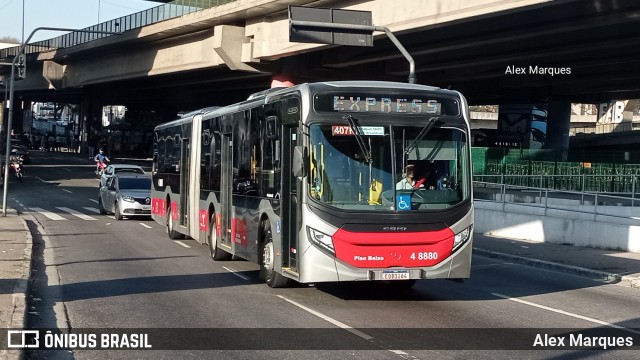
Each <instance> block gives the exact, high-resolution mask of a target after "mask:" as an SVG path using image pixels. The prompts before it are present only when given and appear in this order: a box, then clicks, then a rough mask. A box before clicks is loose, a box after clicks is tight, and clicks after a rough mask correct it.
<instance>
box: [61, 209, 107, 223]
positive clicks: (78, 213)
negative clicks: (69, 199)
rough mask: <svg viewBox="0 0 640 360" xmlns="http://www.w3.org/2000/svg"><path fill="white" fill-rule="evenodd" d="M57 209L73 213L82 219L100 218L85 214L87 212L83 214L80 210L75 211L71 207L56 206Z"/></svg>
mask: <svg viewBox="0 0 640 360" xmlns="http://www.w3.org/2000/svg"><path fill="white" fill-rule="evenodd" d="M56 209H59V210H62V211H64V212H68V213H69V214H71V215H73V216H75V217H77V218H80V219H82V220H98V219H96V218H94V217H91V216H89V215H85V214H83V213H81V212H79V211H75V210H73V209H69V208H66V207H56Z"/></svg>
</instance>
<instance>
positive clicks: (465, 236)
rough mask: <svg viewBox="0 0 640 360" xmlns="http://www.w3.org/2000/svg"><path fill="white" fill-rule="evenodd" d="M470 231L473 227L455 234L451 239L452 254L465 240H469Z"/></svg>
mask: <svg viewBox="0 0 640 360" xmlns="http://www.w3.org/2000/svg"><path fill="white" fill-rule="evenodd" d="M472 229H473V225H471V226H469V227H468V228H466V229H464V230H462V231H460V232H459V233H457V234H456V236H455V237H454V238H453V249H452V250H451V251H452V252H453V251H456V249H457V248H459V247H460V245H462V244H464V243H465V242H466V241H467V240H469V238H470V237H471V230H472Z"/></svg>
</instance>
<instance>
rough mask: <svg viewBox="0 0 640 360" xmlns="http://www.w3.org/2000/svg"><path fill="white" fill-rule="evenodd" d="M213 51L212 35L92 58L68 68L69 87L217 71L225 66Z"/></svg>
mask: <svg viewBox="0 0 640 360" xmlns="http://www.w3.org/2000/svg"><path fill="white" fill-rule="evenodd" d="M213 47H214V36H213V31H207V32H201V33H198V34H193V35H192V36H190V38H189V39H185V38H178V39H172V40H170V41H165V42H162V43H159V44H156V45H155V46H153V47H151V46H142V47H135V48H133V47H132V48H128V49H123V50H121V51H118V52H114V53H110V54H102V55H100V56H96V57H92V58H83V59H77V60H76V59H74V60H73V61H72V62H70V64H69V65H70V66H69V67H68V68H67V74H66V75H67V76H66V77H67V80H66V83H65V86H66V87H76V86H84V85H89V84H97V83H104V82H109V81H116V80H125V79H133V78H136V77H149V76H154V75H162V74H172V73H178V72H182V71H189V70H197V69H207V68H215V67H218V66H221V65H224V64H225V62H224V60H223V59H222V58H220V56H218V55H217V54H216V52H214V51H211V50H212V49H213Z"/></svg>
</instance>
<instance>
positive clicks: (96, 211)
mask: <svg viewBox="0 0 640 360" xmlns="http://www.w3.org/2000/svg"><path fill="white" fill-rule="evenodd" d="M83 209H85V210H88V211H91V212H92V213H96V214H100V210H98V209H96V208H94V207H83Z"/></svg>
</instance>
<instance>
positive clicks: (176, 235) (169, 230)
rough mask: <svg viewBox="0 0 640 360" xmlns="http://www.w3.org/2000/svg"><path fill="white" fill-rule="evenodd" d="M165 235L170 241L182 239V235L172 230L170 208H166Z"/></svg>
mask: <svg viewBox="0 0 640 360" xmlns="http://www.w3.org/2000/svg"><path fill="white" fill-rule="evenodd" d="M167 235H169V239H171V240H175V239H180V238H181V237H182V234H180V233H179V232H177V231H175V230H174V229H173V216H171V207H167Z"/></svg>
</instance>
